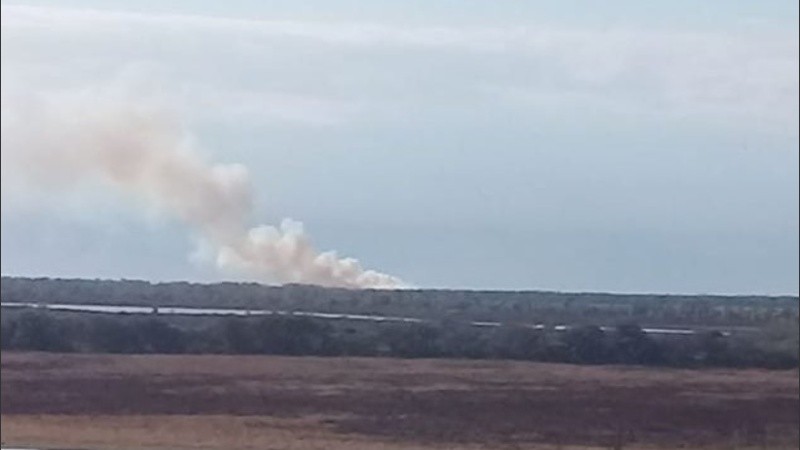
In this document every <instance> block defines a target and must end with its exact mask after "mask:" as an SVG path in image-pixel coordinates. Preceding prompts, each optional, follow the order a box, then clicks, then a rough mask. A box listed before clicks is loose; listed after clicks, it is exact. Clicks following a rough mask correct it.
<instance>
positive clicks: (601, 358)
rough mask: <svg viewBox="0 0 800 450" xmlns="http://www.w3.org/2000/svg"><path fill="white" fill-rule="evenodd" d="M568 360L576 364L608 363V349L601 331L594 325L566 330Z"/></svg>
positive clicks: (565, 340)
mask: <svg viewBox="0 0 800 450" xmlns="http://www.w3.org/2000/svg"><path fill="white" fill-rule="evenodd" d="M563 340H564V343H565V344H566V347H567V353H568V355H569V356H568V357H569V360H570V361H571V362H576V363H589V364H602V363H608V362H610V360H609V348H608V345H607V343H606V336H605V333H604V332H603V330H602V329H601V328H600V327H598V326H594V325H585V326H581V327H576V328H573V329H571V330H568V331H566V332H565V334H564V338H563Z"/></svg>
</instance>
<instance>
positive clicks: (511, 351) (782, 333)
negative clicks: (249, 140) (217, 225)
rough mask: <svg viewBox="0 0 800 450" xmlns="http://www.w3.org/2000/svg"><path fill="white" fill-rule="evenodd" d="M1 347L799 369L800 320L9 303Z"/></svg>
mask: <svg viewBox="0 0 800 450" xmlns="http://www.w3.org/2000/svg"><path fill="white" fill-rule="evenodd" d="M0 330H1V332H2V333H1V336H0V346H1V347H2V349H3V350H25V351H50V352H83V353H193V354H204V353H214V354H269V355H293V356H303V355H317V356H384V357H399V358H473V359H515V360H529V361H543V362H561V363H574V364H636V365H657V366H681V367H764V368H796V367H798V339H797V324H796V322H792V321H789V322H785V323H781V324H776V326H774V327H772V328H770V329H769V330H766V331H762V332H753V333H746V334H741V335H733V336H726V335H724V334H723V333H720V332H714V331H709V332H703V333H698V334H695V335H690V336H658V337H656V336H652V335H648V334H646V333H645V332H644V331H643V330H642V328H641V327H640V326H638V325H636V324H634V323H620V324H618V325H617V326H615V327H613V329H611V330H603V329H602V328H601V327H599V326H596V325H582V326H577V327H574V328H571V329H568V330H565V331H561V330H556V329H555V328H552V327H551V328H545V329H534V328H530V327H525V326H514V325H507V326H499V327H492V328H480V327H474V326H469V325H467V324H464V323H461V322H455V321H452V320H442V321H434V322H429V323H365V322H355V321H347V320H340V321H326V320H321V319H314V318H309V317H296V316H263V317H202V318H201V317H192V318H186V317H184V318H180V317H164V316H157V315H151V316H147V315H145V316H138V315H125V314H121V315H115V314H91V313H68V312H48V311H31V310H13V309H6V308H4V311H3V314H2V323H1V325H0Z"/></svg>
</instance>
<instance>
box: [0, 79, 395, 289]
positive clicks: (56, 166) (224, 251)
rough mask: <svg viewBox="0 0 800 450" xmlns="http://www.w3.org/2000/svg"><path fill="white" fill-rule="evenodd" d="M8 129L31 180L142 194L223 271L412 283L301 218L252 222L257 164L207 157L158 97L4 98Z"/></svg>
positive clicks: (345, 282)
mask: <svg viewBox="0 0 800 450" xmlns="http://www.w3.org/2000/svg"><path fill="white" fill-rule="evenodd" d="M4 97H5V96H4ZM2 135H3V142H2V149H3V165H4V166H7V165H11V166H12V167H14V172H17V173H19V172H23V173H24V178H25V179H26V181H28V182H33V183H35V184H36V185H38V186H46V187H49V188H55V189H65V188H70V187H74V186H77V185H78V184H80V183H84V182H86V180H92V181H93V182H97V181H102V182H105V183H108V184H110V185H113V186H115V187H117V188H119V189H121V190H124V191H126V192H129V193H132V194H134V195H135V196H137V197H140V198H142V199H144V200H145V201H146V202H147V203H148V204H150V205H152V206H154V207H155V208H157V209H158V210H160V211H163V212H165V213H166V214H169V215H171V216H173V217H175V218H177V219H180V220H181V221H183V222H185V223H186V224H188V225H189V226H190V227H191V228H192V229H194V230H195V231H196V232H197V233H198V234H199V235H200V236H201V238H202V239H203V240H204V242H206V243H207V244H209V245H210V246H211V248H213V249H214V251H215V253H216V256H215V257H216V263H217V265H218V266H219V267H220V268H222V269H226V270H235V271H239V272H243V273H246V274H248V275H249V276H252V277H256V278H258V279H260V280H264V281H277V282H294V283H308V284H318V285H323V286H337V287H347V288H396V287H400V286H402V282H401V281H400V280H399V279H397V278H395V277H393V276H390V275H387V274H384V273H380V272H376V271H372V270H365V269H364V268H362V267H361V265H360V264H359V262H358V261H357V260H355V259H353V258H340V257H338V256H337V255H336V253H335V252H323V253H320V252H318V251H317V250H315V249H314V247H313V245H312V243H311V240H310V239H309V237H308V235H306V234H305V233H304V231H303V227H302V225H301V224H300V223H299V222H295V221H293V220H290V219H285V220H284V221H283V222H282V223H281V224H280V226H279V227H274V226H267V225H261V226H257V227H254V228H249V224H248V222H249V221H250V220H251V217H250V216H251V212H252V191H251V186H250V182H249V177H248V171H247V169H246V168H245V167H244V166H242V165H240V164H214V163H211V162H209V161H207V160H205V159H204V158H203V157H202V155H201V154H200V153H199V152H198V151H197V148H196V145H195V144H194V142H193V141H192V138H191V136H189V135H188V133H187V132H186V131H185V130H184V128H183V127H182V126H181V124H180V123H179V122H178V121H176V120H175V119H174V118H173V117H172V116H170V115H169V114H168V113H166V110H165V109H164V108H161V107H160V106H159V105H158V104H157V103H152V102H146V101H141V100H138V99H135V98H132V97H131V96H130V95H126V94H125V93H120V92H113V91H108V92H106V91H97V90H90V91H83V92H71V93H60V94H51V95H47V96H38V97H34V98H29V97H26V98H25V99H24V101H15V102H11V101H10V100H9V99H8V98H4V99H3V123H2ZM98 178H99V180H98Z"/></svg>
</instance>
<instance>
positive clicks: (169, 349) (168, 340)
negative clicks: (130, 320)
mask: <svg viewBox="0 0 800 450" xmlns="http://www.w3.org/2000/svg"><path fill="white" fill-rule="evenodd" d="M137 328H138V334H139V339H140V341H141V343H142V346H143V348H144V350H145V351H146V352H148V353H183V352H185V351H186V348H187V343H186V336H185V333H184V332H183V331H182V330H181V329H180V328H178V327H175V326H173V325H170V324H168V323H166V322H165V321H163V320H159V319H152V318H151V319H147V320H145V321H144V322H142V323H141V324H140V325H139V326H138V327H137Z"/></svg>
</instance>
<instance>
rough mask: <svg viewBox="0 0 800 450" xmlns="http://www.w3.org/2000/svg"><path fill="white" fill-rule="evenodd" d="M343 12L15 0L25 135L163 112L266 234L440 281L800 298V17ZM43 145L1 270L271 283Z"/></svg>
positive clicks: (16, 91) (12, 71)
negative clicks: (230, 173) (269, 228)
mask: <svg viewBox="0 0 800 450" xmlns="http://www.w3.org/2000/svg"><path fill="white" fill-rule="evenodd" d="M336 3H337V4H336V5H334V4H333V2H322V1H312V2H304V3H303V4H302V5H295V4H291V3H289V2H276V1H266V2H253V1H246V0H241V1H231V2H226V3H225V4H224V8H221V7H220V5H219V4H217V3H216V2H204V1H203V2H188V1H185V2H170V3H162V2H151V1H144V2H143V1H138V2H132V1H124V0H115V1H105V2H100V1H92V0H69V1H60V2H56V1H16V2H5V1H3V2H2V27H1V33H2V86H1V87H2V112H3V122H2V126H3V130H2V131H3V135H4V136H5V135H6V134H7V132H15V131H16V128H15V125H14V122H13V121H12V120H11V119H7V118H8V117H13V116H19V115H20V114H22V113H25V114H28V113H31V111H30V110H34V112H33V113H34V114H35V113H36V111H35V110H36V108H33V107H31V105H35V104H38V103H37V102H38V100H37V99H43V100H44V101H45V102H47V101H50V100H52V99H58V98H62V97H64V96H73V95H83V96H86V95H88V96H93V95H95V94H94V93H95V92H107V91H109V90H112V91H115V92H116V91H119V92H122V93H123V94H124V95H125V96H126V98H132V99H135V100H136V101H137V102H138V101H142V102H145V104H151V103H153V104H158V105H160V106H163V107H164V109H165V110H166V111H168V113H169V115H170V117H174V118H175V120H176V121H177V122H178V124H179V125H176V126H178V127H179V129H180V130H184V131H185V133H186V135H187V136H188V139H189V140H190V141H191V142H192V146H193V148H196V151H197V153H198V155H200V156H202V158H204V160H208V161H210V164H212V163H213V164H241V165H242V166H243V167H246V169H247V171H248V172H249V182H250V184H251V185H252V195H253V199H252V205H253V207H252V211H251V212H249V213H248V214H250V215H251V216H252V217H250V219H251V220H250V221H249V222H248V224H247V226H248V227H249V226H255V225H257V224H260V223H267V224H274V225H277V224H279V223H280V221H281V220H282V219H283V218H285V217H291V218H294V219H297V220H300V221H302V222H303V224H304V226H305V230H306V231H307V232H308V234H309V235H310V236H311V240H312V243H313V245H314V247H315V248H317V249H319V250H330V249H334V250H336V251H337V252H338V254H339V255H344V256H352V257H355V258H357V259H358V260H359V261H360V262H361V265H363V266H364V268H368V269H376V270H379V271H380V272H385V273H386V274H390V275H391V276H395V277H399V279H402V280H404V281H407V282H409V283H411V284H412V285H414V286H418V287H422V288H427V287H431V288H434V287H441V288H470V289H501V290H558V291H571V292H619V293H633V292H636V293H719V294H791V295H797V294H798V284H800V280H799V278H798V271H799V270H800V264H799V263H798V260H799V259H800V253H799V251H798V246H799V245H800V239H798V229H799V223H800V221H799V219H798V201H799V200H800V199H799V198H798V145H800V143H799V141H798V135H800V132H799V131H798V83H800V75H798V74H799V72H800V70H799V69H798V29H799V28H800V27H798V21H797V16H798V11H797V10H798V5H797V2H790V1H766V2H757V3H756V2H745V1H728V2H723V1H710V2H704V3H703V4H701V5H699V4H696V3H694V2H684V1H680V2H670V4H669V5H666V4H663V5H646V6H645V5H642V4H641V3H640V2H634V1H627V0H626V1H619V2H614V3H613V4H611V5H597V4H596V3H593V2H588V1H575V2H567V3H564V2H550V4H549V5H547V6H545V5H543V4H542V3H533V2H531V3H528V2H525V3H522V4H516V3H509V4H501V5H498V4H492V3H482V2H472V1H466V2H460V3H458V4H455V3H452V2H410V3H408V2H404V3H403V4H402V5H399V4H394V3H391V2H359V1H344V2H336ZM465 3H467V4H469V5H468V6H469V7H467V6H466V5H464V4H465ZM458 5H464V6H463V7H460V8H459V7H458ZM222 9H224V12H223V11H222ZM32 99H33V100H32ZM34 100H36V101H34ZM84 104H90V105H91V104H93V103H92V102H88V103H84ZM82 113H83V112H82V111H81V110H80V108H78V109H76V113H75V114H76V115H75V118H74V119H75V120H74V121H73V120H72V119H71V118H69V116H68V120H66V121H65V122H64V123H66V124H71V123H73V122H79V121H80V120H79V118H78V117H79V116H81V114H82ZM43 123H48V122H43ZM44 128H45V129H43V130H42V131H41V134H42V135H43V136H45V137H47V136H48V133H49V132H50V131H51V130H50V128H49V127H44ZM182 132H183V131H182ZM34 134H35V133H34ZM22 147H24V146H10V145H7V141H6V138H5V137H4V141H3V146H2V153H3V163H2V167H3V172H2V218H1V219H0V220H1V222H2V223H1V224H0V225H1V226H2V227H1V229H2V251H1V252H0V264H1V265H2V269H1V271H2V273H3V275H20V276H59V277H80V278H112V279H120V278H126V279H146V280H152V281H166V280H189V281H200V282H214V281H219V280H228V279H230V280H248V281H249V280H253V277H252V276H251V275H248V274H246V273H241V274H237V273H233V272H227V271H220V270H218V268H217V267H215V264H213V263H209V261H208V260H209V258H208V255H207V254H205V253H207V252H208V247H207V246H206V245H205V244H204V242H202V239H200V237H199V236H198V233H197V232H196V230H192V227H191V226H187V224H186V221H185V220H183V219H185V217H186V216H185V215H184V216H180V215H178V219H176V218H175V216H174V215H170V214H166V213H164V211H163V210H159V209H158V208H152V207H149V206H147V205H142V204H141V203H142V202H141V201H139V200H137V199H135V198H133V199H132V198H130V197H129V196H127V194H125V193H124V192H122V193H120V192H117V191H115V190H113V189H108V186H107V185H104V184H103V183H96V182H94V181H92V180H91V179H89V178H88V177H85V178H84V177H83V172H80V171H79V170H77V169H74V168H70V169H65V170H64V173H63V174H62V176H64V177H65V178H67V179H70V177H72V178H75V177H79V179H77V180H76V179H70V183H71V184H74V186H72V187H71V188H70V189H58V190H57V192H54V191H53V190H52V189H43V188H41V186H39V187H31V186H30V185H29V184H27V183H26V181H25V180H21V179H20V176H19V173H20V166H17V167H15V166H14V164H15V162H17V161H19V159H18V156H19V155H18V154H17V153H19V152H30V151H29V150H21V148H22ZM73 182H74V183H73ZM192 217H193V216H192ZM187 255H189V256H188V257H187ZM212 259H213V258H212ZM336 270H338V269H336ZM336 273H337V274H338V273H339V272H336ZM337 276H338V275H337ZM258 281H264V280H263V279H260V280H258Z"/></svg>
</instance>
